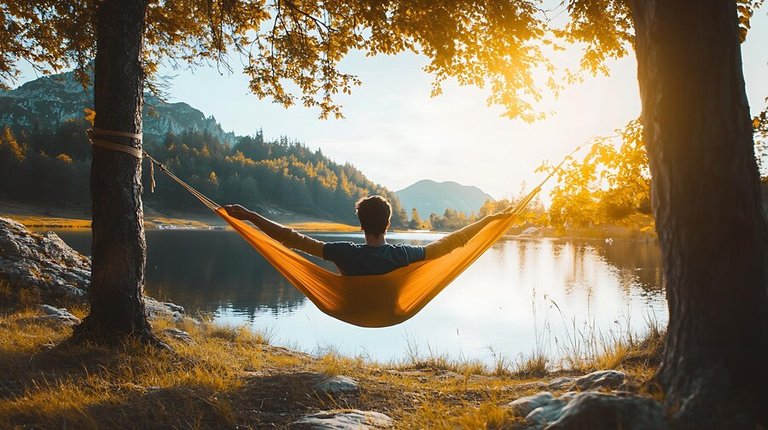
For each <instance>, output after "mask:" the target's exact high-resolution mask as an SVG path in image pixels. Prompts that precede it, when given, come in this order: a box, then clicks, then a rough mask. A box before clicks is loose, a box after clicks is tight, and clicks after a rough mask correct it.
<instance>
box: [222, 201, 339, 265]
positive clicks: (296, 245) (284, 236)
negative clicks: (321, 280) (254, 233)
mask: <svg viewBox="0 0 768 430" xmlns="http://www.w3.org/2000/svg"><path fill="white" fill-rule="evenodd" d="M224 210H226V211H227V213H228V214H229V216H231V217H233V218H237V219H240V220H243V221H250V222H251V223H253V225H255V226H256V227H258V228H259V230H261V231H263V232H264V233H265V234H266V235H267V236H269V237H271V238H272V239H275V240H276V241H278V242H280V243H282V244H283V245H285V246H287V247H288V248H293V249H298V250H299V251H304V252H306V253H307V254H310V255H314V256H316V257H320V258H323V245H325V242H321V241H319V240H317V239H313V238H311V237H309V236H306V235H303V234H301V233H299V232H297V231H296V230H294V229H292V228H290V227H286V226H284V225H282V224H278V223H276V222H274V221H272V220H270V219H267V218H264V217H263V216H261V215H259V214H257V213H256V212H252V211H249V210H248V209H246V208H244V207H242V206H240V205H226V206H224Z"/></svg>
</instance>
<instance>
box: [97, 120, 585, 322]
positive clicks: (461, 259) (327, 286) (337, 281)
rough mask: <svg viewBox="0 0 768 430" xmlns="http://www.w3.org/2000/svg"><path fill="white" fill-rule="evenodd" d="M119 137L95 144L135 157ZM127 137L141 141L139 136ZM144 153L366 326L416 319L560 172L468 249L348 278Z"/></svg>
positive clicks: (295, 276)
mask: <svg viewBox="0 0 768 430" xmlns="http://www.w3.org/2000/svg"><path fill="white" fill-rule="evenodd" d="M116 133H120V132H110V131H108V130H105V131H102V130H98V129H94V130H92V136H91V141H92V143H93V144H94V145H96V146H99V147H102V148H105V149H110V150H117V151H120V152H125V153H128V154H130V155H133V156H136V154H134V153H133V152H129V151H124V150H122V149H120V148H116V147H115V146H124V145H119V144H117V145H114V144H113V145H114V146H112V145H105V144H103V142H105V141H103V140H101V139H98V138H97V137H96V136H101V135H116ZM127 134H128V133H124V134H123V135H127ZM136 136H138V137H136ZM126 137H132V138H137V139H140V135H131V136H126ZM106 143H110V142H108V141H106ZM131 149H132V150H135V148H131ZM577 150H578V148H577ZM574 152H575V151H574ZM142 154H143V155H144V156H146V157H147V158H149V159H150V161H151V162H153V163H155V164H157V165H158V166H159V168H160V169H161V170H162V171H163V172H165V173H166V174H168V176H169V177H170V178H171V179H173V180H174V181H176V182H177V183H179V185H181V186H183V187H184V188H186V189H187V191H189V192H190V193H192V195H193V196H195V197H196V198H197V199H199V200H200V201H201V202H202V203H203V204H204V205H206V206H207V207H208V208H210V209H211V210H213V211H214V212H215V213H216V214H218V215H219V216H220V217H221V218H223V219H224V220H225V221H226V222H227V223H228V224H229V225H230V226H232V228H233V229H234V230H235V231H236V232H237V233H238V234H240V236H242V237H243V238H244V239H245V240H246V241H248V243H250V244H251V246H253V247H254V248H255V249H256V251H258V252H259V254H261V255H262V256H263V257H264V258H265V259H266V260H267V261H268V262H269V264H271V265H272V266H274V267H275V269H277V270H278V271H279V272H280V273H281V274H282V275H283V276H284V277H285V278H286V279H287V280H288V281H289V282H290V283H291V284H292V285H293V286H294V287H296V288H297V289H298V290H299V291H301V292H302V293H304V295H305V296H307V298H309V300H311V301H312V303H314V304H315V305H316V306H317V307H318V308H319V309H320V310H321V311H323V312H324V313H326V314H328V315H330V316H331V317H333V318H336V319H339V320H341V321H344V322H347V323H349V324H354V325H357V326H361V327H388V326H393V325H396V324H400V323H402V322H403V321H406V320H408V319H409V318H411V317H412V316H414V315H416V313H418V312H419V311H420V310H421V309H422V308H424V306H426V305H427V303H429V302H430V301H431V300H432V299H433V298H435V296H437V295H438V294H439V293H440V292H441V291H442V290H443V289H444V288H445V287H446V286H448V284H450V283H451V281H453V280H454V279H456V277H457V276H459V275H460V274H461V273H462V272H463V271H464V270H465V269H466V268H467V267H469V266H470V265H471V264H472V263H473V262H474V261H475V260H477V259H478V258H479V257H480V256H481V255H482V254H483V253H484V252H485V251H486V250H488V248H490V247H491V246H492V245H493V244H494V243H495V242H496V241H497V240H498V239H499V238H500V237H501V236H502V235H504V233H505V232H506V231H507V230H509V228H510V227H512V226H513V225H514V224H515V223H516V221H517V220H518V218H519V215H520V214H521V213H522V211H523V210H525V208H526V207H527V206H528V203H530V201H531V200H533V198H534V197H535V196H536V194H538V192H539V191H540V190H541V186H542V185H543V184H544V182H546V181H547V180H548V179H549V178H550V177H552V175H553V174H554V172H555V171H556V170H557V169H558V168H559V167H560V166H558V167H557V168H555V169H554V170H553V171H552V172H551V173H550V174H549V176H547V178H546V179H544V180H543V181H542V182H541V184H539V186H537V187H536V188H535V189H534V190H533V191H531V192H530V193H529V194H528V195H527V196H525V197H524V198H523V199H522V200H521V201H520V202H518V203H517V204H516V205H515V206H513V207H510V208H509V209H507V210H506V211H505V213H507V214H508V216H506V217H502V218H500V219H496V220H493V221H491V222H489V223H488V224H487V225H486V226H484V227H483V228H482V229H481V230H480V232H479V233H477V234H476V235H475V236H473V237H472V238H471V239H470V240H469V241H468V242H467V244H466V245H464V246H463V247H460V248H456V249H454V250H453V251H452V252H450V253H449V254H446V255H443V256H442V257H439V258H435V259H431V260H423V261H419V262H417V263H413V264H410V265H408V266H405V267H401V268H399V269H396V270H394V271H392V272H389V273H386V274H383V275H368V276H343V275H339V274H336V273H333V272H330V271H328V270H325V269H323V268H322V267H319V266H317V265H316V264H314V263H312V262H311V261H309V260H307V259H306V258H304V257H303V256H301V255H300V254H298V253H297V252H295V251H293V250H291V249H289V248H287V247H285V246H283V245H282V244H281V243H280V242H278V241H276V240H274V239H272V238H271V237H269V236H267V235H266V234H264V233H263V232H261V231H260V230H258V229H257V228H255V227H253V226H251V225H249V224H246V223H245V222H243V221H241V220H239V219H236V218H233V217H231V216H229V215H228V214H227V212H226V211H225V210H224V209H223V208H222V207H221V206H219V205H218V204H216V203H215V202H213V201H212V200H211V199H209V198H208V197H206V196H205V195H203V194H202V193H200V192H199V191H197V190H196V189H194V188H193V187H192V186H190V185H189V184H187V183H186V182H184V181H182V180H181V179H179V178H178V177H177V176H176V175H174V174H173V173H171V172H170V171H168V170H167V169H166V168H165V166H163V165H162V164H161V163H159V162H158V161H157V160H155V159H154V158H152V157H151V156H150V155H149V154H147V153H146V152H142V153H139V157H138V158H141V157H140V156H141V155H142ZM566 159H567V158H566ZM564 161H565V160H563V162H564ZM562 164H563V163H560V165H562Z"/></svg>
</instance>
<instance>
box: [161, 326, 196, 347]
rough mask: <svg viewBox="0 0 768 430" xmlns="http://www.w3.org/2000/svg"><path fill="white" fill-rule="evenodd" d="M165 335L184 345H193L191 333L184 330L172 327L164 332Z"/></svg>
mask: <svg viewBox="0 0 768 430" xmlns="http://www.w3.org/2000/svg"><path fill="white" fill-rule="evenodd" d="M163 334H165V335H167V336H170V337H172V338H174V339H178V340H180V341H182V342H184V343H192V336H190V335H189V333H187V332H185V331H184V330H179V329H177V328H173V327H171V328H167V329H165V330H163Z"/></svg>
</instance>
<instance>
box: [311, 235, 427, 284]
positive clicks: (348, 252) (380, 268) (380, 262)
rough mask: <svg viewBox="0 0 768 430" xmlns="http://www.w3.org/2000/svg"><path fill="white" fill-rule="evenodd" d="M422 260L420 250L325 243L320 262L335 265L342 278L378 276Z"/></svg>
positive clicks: (400, 246) (346, 243) (402, 245)
mask: <svg viewBox="0 0 768 430" xmlns="http://www.w3.org/2000/svg"><path fill="white" fill-rule="evenodd" d="M424 257H425V251H424V247H423V246H413V245H404V244H397V245H392V244H389V243H385V244H384V245H381V246H370V245H364V244H356V243H352V242H328V243H326V244H324V245H323V259H325V260H328V261H331V262H333V263H334V264H336V267H338V268H339V271H340V272H341V273H342V274H343V275H349V276H356V275H381V274H384V273H387V272H391V271H393V270H395V269H397V268H398V267H403V266H407V265H409V264H411V263H414V262H416V261H421V260H423V259H424Z"/></svg>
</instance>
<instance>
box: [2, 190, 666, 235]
mask: <svg viewBox="0 0 768 430" xmlns="http://www.w3.org/2000/svg"><path fill="white" fill-rule="evenodd" d="M268 211H269V214H268V216H269V217H270V218H271V219H274V220H275V221H277V222H279V223H281V224H284V225H286V226H289V227H291V228H293V229H296V230H299V231H305V232H334V233H357V232H360V226H357V225H349V224H343V223H339V222H335V221H330V220H322V219H316V218H310V217H306V216H302V215H299V214H294V213H290V212H286V211H282V210H279V209H273V210H268ZM0 217H7V218H11V219H13V220H16V221H18V222H20V223H22V224H24V225H25V226H26V227H27V228H29V229H32V230H37V231H40V230H69V229H73V230H79V229H90V228H91V220H90V214H89V213H88V211H87V210H85V209H82V208H57V209H48V208H44V207H36V206H32V205H25V204H18V203H9V202H6V201H2V200H0ZM144 227H145V228H146V229H147V230H220V229H229V226H228V225H227V224H226V222H225V221H224V220H223V219H221V218H219V217H218V216H216V215H214V214H199V213H171V214H161V213H159V212H157V211H155V210H153V209H151V208H145V213H144ZM525 230H526V229H525V228H523V227H513V228H512V229H511V230H510V231H509V232H508V234H507V235H506V237H508V238H515V239H541V238H550V239H565V240H568V239H574V240H601V241H602V240H606V241H611V242H612V241H614V240H617V241H643V242H648V241H655V240H656V235H655V232H654V231H653V230H652V229H647V228H646V229H643V230H637V229H631V228H626V227H618V226H617V227H606V228H594V229H578V230H571V231H565V232H564V231H554V230H551V229H547V228H543V227H537V228H535V230H536V232H534V233H532V234H527V232H525ZM410 231H413V232H419V233H438V234H440V233H450V232H445V231H436V230H393V232H396V233H402V232H410Z"/></svg>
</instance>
